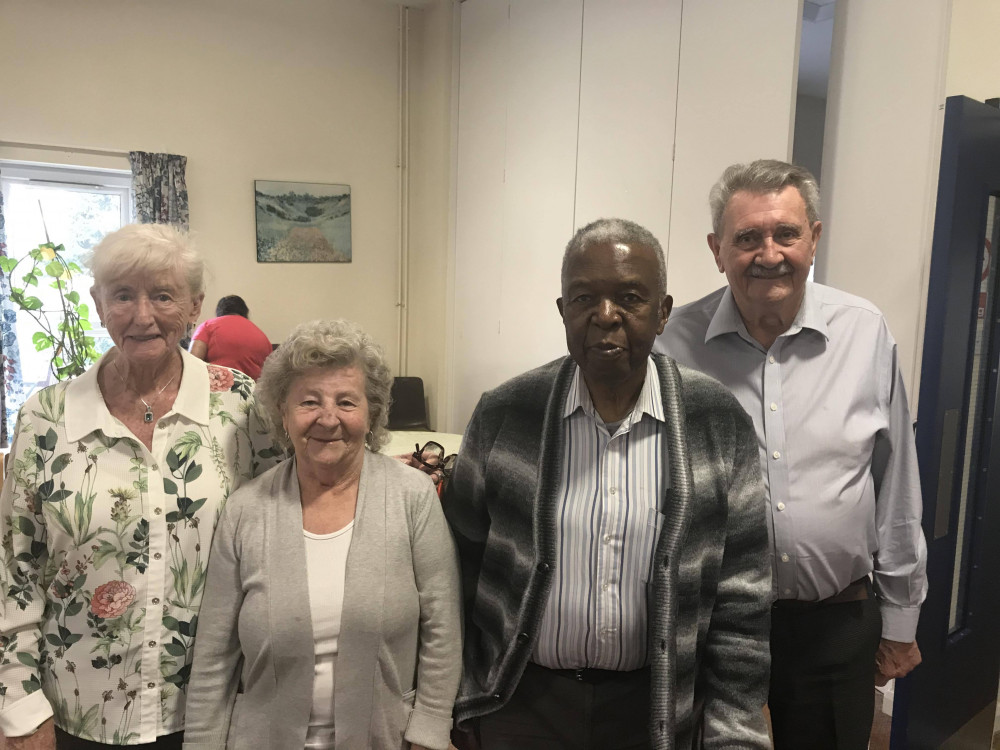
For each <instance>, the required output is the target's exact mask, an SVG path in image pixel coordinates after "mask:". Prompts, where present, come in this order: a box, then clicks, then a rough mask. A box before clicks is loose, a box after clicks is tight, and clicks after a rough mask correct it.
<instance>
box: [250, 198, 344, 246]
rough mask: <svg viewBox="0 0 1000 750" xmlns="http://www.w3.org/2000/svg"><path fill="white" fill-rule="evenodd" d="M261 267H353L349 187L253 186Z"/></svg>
mask: <svg viewBox="0 0 1000 750" xmlns="http://www.w3.org/2000/svg"><path fill="white" fill-rule="evenodd" d="M254 204H255V206H256V214H257V261H258V262H259V263H350V262H351V187H350V185H321V184H317V183H312V182H275V181H269V180H255V181H254Z"/></svg>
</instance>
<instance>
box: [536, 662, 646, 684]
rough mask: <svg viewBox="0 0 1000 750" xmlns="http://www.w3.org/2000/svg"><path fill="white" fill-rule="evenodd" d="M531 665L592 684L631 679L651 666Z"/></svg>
mask: <svg viewBox="0 0 1000 750" xmlns="http://www.w3.org/2000/svg"><path fill="white" fill-rule="evenodd" d="M529 665H530V666H533V667H537V668H538V669H544V670H545V671H546V672H549V673H550V674H554V675H557V676H559V677H565V678H567V679H570V680H577V681H578V682H587V683H589V684H591V685H598V684H600V683H602V682H611V681H613V680H630V679H633V678H635V677H638V676H640V675H641V674H642V673H643V672H644V671H646V670H648V669H649V667H643V668H642V669H633V670H631V671H628V672H620V671H618V670H616V669H593V668H591V667H582V668H580V669H549V668H548V667H543V666H541V665H540V664H535V663H534V662H529Z"/></svg>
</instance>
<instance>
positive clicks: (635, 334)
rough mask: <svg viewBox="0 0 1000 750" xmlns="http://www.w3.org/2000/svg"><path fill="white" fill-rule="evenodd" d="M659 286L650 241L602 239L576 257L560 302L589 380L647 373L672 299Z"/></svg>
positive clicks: (607, 381)
mask: <svg viewBox="0 0 1000 750" xmlns="http://www.w3.org/2000/svg"><path fill="white" fill-rule="evenodd" d="M658 287H659V284H658V270H657V261H656V253H655V252H654V251H653V249H652V248H650V247H647V246H645V245H630V244H627V243H622V242H616V243H603V244H597V245H591V246H590V247H588V248H586V249H585V250H582V251H579V252H577V253H575V254H574V255H573V256H571V258H570V260H569V264H568V265H567V267H566V273H565V275H564V277H563V296H562V297H560V298H559V299H557V300H556V305H557V306H558V308H559V314H560V315H561V316H562V319H563V325H565V326H566V344H567V346H568V347H569V353H570V356H572V357H573V359H574V360H575V361H576V363H577V365H579V366H580V369H581V370H582V371H583V374H584V376H585V377H586V379H587V382H588V383H589V384H599V385H604V386H609V387H611V386H615V385H617V384H620V383H627V382H629V380H630V379H635V378H638V377H640V376H641V377H644V376H645V372H646V358H647V357H648V356H649V352H650V350H651V349H652V348H653V340H654V339H655V338H656V336H657V334H659V333H662V332H663V325H664V324H665V323H666V322H667V316H668V315H669V314H670V305H671V303H672V300H671V298H670V297H669V296H665V297H664V298H663V299H662V300H661V299H659V294H660V290H659V288H658Z"/></svg>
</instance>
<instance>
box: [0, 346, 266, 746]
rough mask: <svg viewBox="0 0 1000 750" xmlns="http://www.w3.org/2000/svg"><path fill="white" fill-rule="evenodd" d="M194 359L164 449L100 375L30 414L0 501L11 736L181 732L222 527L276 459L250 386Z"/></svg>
mask: <svg viewBox="0 0 1000 750" xmlns="http://www.w3.org/2000/svg"><path fill="white" fill-rule="evenodd" d="M182 357H183V362H184V372H183V375H182V377H181V383H180V388H179V391H178V394H177V398H176V400H175V401H174V405H173V409H172V410H171V411H170V412H168V413H167V414H166V415H164V416H163V417H161V418H160V419H159V420H158V422H157V424H156V428H155V430H154V434H153V450H152V451H149V450H147V449H146V447H145V446H144V445H143V444H142V443H141V442H139V441H138V440H137V439H136V438H135V437H134V436H133V435H132V433H131V432H130V431H129V430H128V429H127V428H126V427H125V426H124V425H123V424H122V423H121V422H120V421H118V420H117V419H116V418H115V417H113V416H112V415H111V413H110V412H109V411H108V409H107V407H106V406H105V403H104V399H103V398H102V397H101V393H100V390H99V388H98V383H97V372H98V369H99V368H98V367H97V366H95V367H92V368H91V369H90V370H89V371H88V372H87V373H85V374H84V375H82V376H81V377H79V378H77V379H76V380H72V381H69V382H68V383H60V384H57V385H54V386H51V387H49V388H46V389H44V390H42V391H40V392H38V393H36V394H35V395H33V396H32V397H31V398H30V399H28V401H27V403H26V404H25V405H24V407H23V408H22V409H21V412H20V416H19V419H18V424H17V428H16V430H15V435H14V440H13V443H12V447H11V453H10V457H9V463H8V474H7V479H6V481H5V483H4V486H3V491H2V493H0V593H2V597H0V731H2V732H4V733H5V734H7V735H8V736H19V735H23V734H27V733H30V732H32V731H33V730H34V729H35V727H37V726H38V725H40V724H41V723H42V722H43V721H45V720H46V719H47V718H48V717H49V716H50V715H52V714H54V715H55V721H56V724H57V725H58V726H59V727H61V728H62V729H63V730H65V731H67V732H69V733H70V734H73V735H76V736H78V737H82V738H84V739H88V740H94V741H97V742H104V743H110V744H137V743H144V742H153V741H155V739H156V737H157V736H158V735H163V734H169V733H171V732H176V731H180V730H182V729H183V728H184V697H185V688H186V686H187V682H188V675H189V674H190V671H191V659H192V656H193V654H192V647H193V644H194V639H195V632H196V631H197V629H198V607H199V605H200V604H201V597H202V593H203V591H204V585H205V575H206V572H207V567H208V552H209V546H210V543H211V540H212V533H213V531H214V529H215V524H216V522H217V520H218V518H219V513H220V512H221V510H222V507H223V505H224V504H225V501H226V498H227V497H228V496H229V494H230V493H231V492H232V491H233V490H235V489H236V488H237V487H239V486H240V484H241V483H243V482H245V481H247V480H248V479H250V478H252V477H253V476H256V475H257V474H260V473H262V472H264V471H266V470H267V469H269V468H270V467H271V466H273V465H274V464H275V463H277V461H278V459H279V455H278V453H277V452H276V451H275V450H274V449H272V447H271V441H270V439H269V438H268V437H267V435H266V433H265V432H264V431H263V428H262V427H261V426H260V425H259V420H258V419H257V414H256V411H255V410H253V409H252V406H253V381H252V380H251V379H250V378H248V377H247V376H246V375H244V374H243V373H240V372H237V371H235V370H230V369H228V368H225V367H218V366H215V365H206V364H205V363H204V362H202V361H200V360H198V359H196V358H194V357H193V356H191V355H190V354H188V353H187V352H182ZM136 408H137V409H142V406H141V405H139V404H137V407H136Z"/></svg>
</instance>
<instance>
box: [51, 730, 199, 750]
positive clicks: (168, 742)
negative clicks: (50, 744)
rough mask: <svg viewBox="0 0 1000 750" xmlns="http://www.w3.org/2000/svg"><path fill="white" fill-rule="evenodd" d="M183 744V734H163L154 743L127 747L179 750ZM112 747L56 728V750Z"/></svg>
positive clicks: (151, 749)
mask: <svg viewBox="0 0 1000 750" xmlns="http://www.w3.org/2000/svg"><path fill="white" fill-rule="evenodd" d="M182 744H184V732H174V733H173V734H165V735H163V736H162V737H157V738H156V742H147V743H145V744H142V745H128V746H127V747H129V748H130V749H131V748H139V749H140V750H141V748H149V750H154V749H155V750H181V745H182ZM109 747H112V745H106V744H104V743H102V742H91V741H90V740H81V739H80V738H79V737H75V736H73V735H72V734H67V733H66V732H64V731H63V730H61V729H60V728H59V727H56V750H108V748H109Z"/></svg>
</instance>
